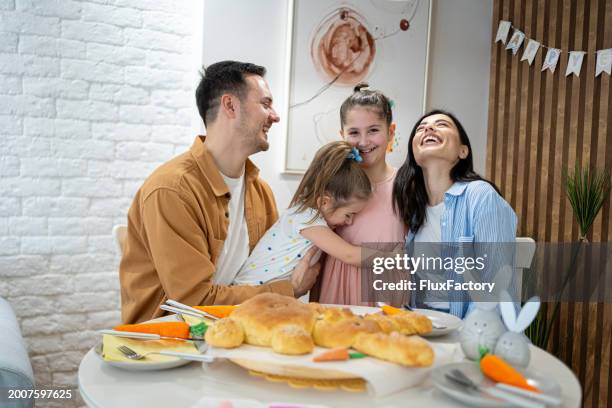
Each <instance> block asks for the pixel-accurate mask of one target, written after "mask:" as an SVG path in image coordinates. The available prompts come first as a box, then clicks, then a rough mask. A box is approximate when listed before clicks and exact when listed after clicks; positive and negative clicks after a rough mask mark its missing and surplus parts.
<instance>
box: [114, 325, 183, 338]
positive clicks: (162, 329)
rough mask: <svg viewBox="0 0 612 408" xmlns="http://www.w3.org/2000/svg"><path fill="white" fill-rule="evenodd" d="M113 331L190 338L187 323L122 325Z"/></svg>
mask: <svg viewBox="0 0 612 408" xmlns="http://www.w3.org/2000/svg"><path fill="white" fill-rule="evenodd" d="M113 330H119V331H128V332H136V333H152V334H159V335H160V336H166V337H180V338H181V339H188V338H189V337H190V336H189V333H190V331H189V325H188V324H187V323H185V322H159V323H140V324H121V325H119V326H115V327H113Z"/></svg>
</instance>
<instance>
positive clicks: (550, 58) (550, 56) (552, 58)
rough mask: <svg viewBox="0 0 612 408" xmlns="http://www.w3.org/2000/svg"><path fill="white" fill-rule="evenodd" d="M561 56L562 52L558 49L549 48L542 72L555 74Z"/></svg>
mask: <svg viewBox="0 0 612 408" xmlns="http://www.w3.org/2000/svg"><path fill="white" fill-rule="evenodd" d="M559 55H561V50H560V49H558V48H549V49H548V52H547V53H546V58H544V64H542V71H546V70H547V69H548V70H550V72H552V73H554V72H555V68H556V67H557V62H559Z"/></svg>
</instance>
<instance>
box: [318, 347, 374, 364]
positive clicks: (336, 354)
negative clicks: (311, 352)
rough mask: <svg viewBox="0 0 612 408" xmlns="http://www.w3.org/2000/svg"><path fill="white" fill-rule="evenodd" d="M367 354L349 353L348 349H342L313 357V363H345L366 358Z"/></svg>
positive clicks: (335, 349)
mask: <svg viewBox="0 0 612 408" xmlns="http://www.w3.org/2000/svg"><path fill="white" fill-rule="evenodd" d="M364 357H365V354H363V353H358V352H356V351H355V352H352V353H349V351H348V349H346V348H343V347H340V348H334V349H331V350H328V351H325V352H323V353H321V354H319V355H318V356H315V357H313V359H312V361H314V362H315V363H322V362H325V361H345V360H348V359H352V358H364Z"/></svg>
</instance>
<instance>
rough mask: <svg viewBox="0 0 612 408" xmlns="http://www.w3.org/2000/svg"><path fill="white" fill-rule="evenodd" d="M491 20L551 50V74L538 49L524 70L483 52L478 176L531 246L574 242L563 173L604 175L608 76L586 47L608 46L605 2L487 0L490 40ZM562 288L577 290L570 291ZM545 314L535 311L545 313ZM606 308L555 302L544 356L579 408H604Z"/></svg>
mask: <svg viewBox="0 0 612 408" xmlns="http://www.w3.org/2000/svg"><path fill="white" fill-rule="evenodd" d="M500 20H508V21H511V22H512V23H513V25H514V26H516V27H517V28H518V29H520V30H521V31H523V32H524V33H525V35H526V37H527V38H532V39H534V40H536V41H539V42H540V43H542V44H544V45H547V46H550V47H555V48H561V49H562V50H563V51H564V53H562V55H561V58H560V60H559V63H558V65H557V68H556V70H555V72H554V73H550V72H549V71H546V72H541V67H542V62H543V59H544V56H545V53H546V51H547V50H546V49H540V50H539V51H538V54H537V55H536V58H535V59H534V62H533V64H532V65H531V66H529V65H528V64H527V62H526V61H520V58H521V56H522V53H523V51H524V45H526V44H524V45H523V47H521V49H519V51H518V53H517V55H512V54H511V52H510V51H506V50H505V49H504V46H503V45H502V44H501V43H494V44H493V45H492V48H491V67H490V74H491V75H490V85H489V112H488V133H489V135H488V143H487V161H486V166H487V177H488V178H489V179H491V180H492V181H494V182H495V183H496V184H497V185H498V187H499V188H500V189H501V190H502V192H503V194H504V197H505V198H506V199H507V200H508V201H509V202H510V203H511V205H512V207H513V208H514V209H515V211H516V213H517V216H518V219H519V223H518V235H520V236H531V237H533V238H534V239H535V240H536V241H539V242H571V241H575V240H577V238H578V228H577V225H576V223H575V222H574V218H573V214H572V210H571V206H570V205H569V203H568V201H567V198H566V197H565V191H564V187H563V172H564V170H565V169H568V168H569V169H572V168H573V166H574V165H575V164H576V163H578V164H579V165H581V166H585V165H588V166H590V167H591V168H593V169H595V168H598V169H601V168H606V169H608V171H610V170H612V124H610V120H612V92H611V88H610V76H609V75H607V74H605V73H604V74H601V75H600V76H599V77H595V76H594V71H595V60H596V55H595V51H596V50H601V49H606V48H612V0H495V3H494V8H493V22H492V27H493V39H492V40H494V38H495V34H496V33H497V27H498V25H499V21H500ZM570 50H576V51H579V50H583V51H587V52H588V55H586V56H585V59H584V62H583V66H582V70H581V73H580V77H575V76H574V75H572V76H569V77H566V76H565V69H566V68H567V59H568V54H567V51H570ZM611 218H612V206H611V205H610V204H609V203H608V204H606V205H605V207H604V208H603V210H602V212H601V214H600V215H599V216H598V217H597V219H596V220H595V223H594V226H593V229H592V231H591V232H590V234H589V236H588V238H589V240H591V241H593V242H607V241H608V237H610V236H612V234H611V233H612V222H611ZM572 290H577V289H576V288H572ZM551 309H552V308H551V307H546V306H545V307H544V310H545V311H547V313H549V314H550V313H551V312H552V310H551ZM611 339H612V305H611V304H605V303H564V304H563V305H562V306H561V309H560V318H559V320H558V322H557V324H556V325H555V327H554V330H553V333H552V336H551V340H550V342H549V345H548V349H549V351H551V352H552V353H554V354H555V355H557V356H558V357H559V358H560V359H561V360H563V361H564V362H565V363H566V364H567V365H568V366H570V367H571V368H572V370H573V371H574V372H575V373H576V375H577V376H578V378H579V380H580V382H581V384H582V386H583V391H584V398H583V405H584V406H585V407H608V406H612V396H611V395H610V392H609V388H610V386H612V373H610V367H611V366H612V364H611V363H612V346H611Z"/></svg>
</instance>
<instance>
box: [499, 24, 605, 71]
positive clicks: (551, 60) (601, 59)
mask: <svg viewBox="0 0 612 408" xmlns="http://www.w3.org/2000/svg"><path fill="white" fill-rule="evenodd" d="M511 28H512V29H513V30H514V32H513V33H512V36H511V37H510V41H508V44H506V41H507V39H508V34H510V29H511ZM499 41H501V43H502V44H504V45H505V47H504V48H505V49H506V50H510V51H511V52H512V55H516V54H517V53H518V50H519V48H521V46H522V45H523V44H526V45H525V47H524V51H523V56H522V57H521V59H520V60H521V61H527V63H528V64H529V65H531V64H532V63H533V60H534V59H535V56H536V54H537V53H538V50H539V49H540V48H544V49H546V50H547V52H546V56H545V57H544V61H543V63H542V71H546V70H550V72H552V73H554V72H555V68H556V67H557V65H558V63H559V60H560V56H561V54H568V58H567V69H566V71H565V76H568V75H571V74H574V75H576V76H580V70H581V69H582V62H583V60H584V56H585V55H588V54H592V53H589V52H586V51H579V50H578V51H565V50H562V49H560V48H554V47H549V46H547V45H544V44H542V43H540V42H538V41H536V40H533V39H531V38H527V37H526V36H525V33H524V32H523V31H521V30H520V29H518V28H517V27H515V26H513V25H512V23H511V22H510V21H506V20H500V21H499V27H498V29H497V34H496V36H495V42H499ZM595 53H596V55H597V58H596V63H595V76H598V75H600V74H601V73H602V72H605V73H607V74H608V75H610V72H611V71H612V48H609V49H606V50H598V51H596V52H595Z"/></svg>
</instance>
